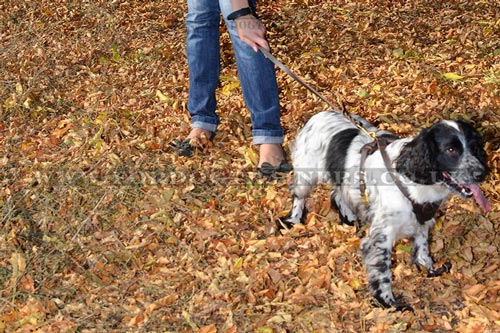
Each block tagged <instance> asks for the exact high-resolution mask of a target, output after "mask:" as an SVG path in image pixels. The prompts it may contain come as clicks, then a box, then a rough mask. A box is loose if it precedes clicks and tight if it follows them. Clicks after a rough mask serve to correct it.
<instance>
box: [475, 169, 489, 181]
mask: <svg viewBox="0 0 500 333" xmlns="http://www.w3.org/2000/svg"><path fill="white" fill-rule="evenodd" d="M472 178H473V179H474V181H475V182H476V183H479V182H482V181H483V180H484V178H486V169H485V168H484V167H480V168H477V169H476V170H474V172H473V173H472Z"/></svg>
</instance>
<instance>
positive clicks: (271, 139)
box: [253, 135, 283, 145]
mask: <svg viewBox="0 0 500 333" xmlns="http://www.w3.org/2000/svg"><path fill="white" fill-rule="evenodd" d="M282 143H283V136H264V135H259V136H254V137H253V144H254V145H263V144H282Z"/></svg>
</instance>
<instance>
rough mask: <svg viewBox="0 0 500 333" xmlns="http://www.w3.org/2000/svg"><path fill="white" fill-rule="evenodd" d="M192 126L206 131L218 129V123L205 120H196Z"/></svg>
mask: <svg viewBox="0 0 500 333" xmlns="http://www.w3.org/2000/svg"><path fill="white" fill-rule="evenodd" d="M191 128H201V129H204V130H206V131H210V132H213V133H215V132H216V131H217V125H215V124H210V123H205V122H203V121H195V122H193V123H192V124H191Z"/></svg>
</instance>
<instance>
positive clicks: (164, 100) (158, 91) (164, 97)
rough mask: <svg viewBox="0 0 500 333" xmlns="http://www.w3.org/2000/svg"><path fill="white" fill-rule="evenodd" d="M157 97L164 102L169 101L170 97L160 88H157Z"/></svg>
mask: <svg viewBox="0 0 500 333" xmlns="http://www.w3.org/2000/svg"><path fill="white" fill-rule="evenodd" d="M156 97H158V99H159V100H160V102H162V103H168V102H169V101H170V99H169V98H168V97H167V96H165V95H164V94H163V93H162V92H161V91H160V90H156Z"/></svg>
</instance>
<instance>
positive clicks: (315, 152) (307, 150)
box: [280, 111, 489, 307]
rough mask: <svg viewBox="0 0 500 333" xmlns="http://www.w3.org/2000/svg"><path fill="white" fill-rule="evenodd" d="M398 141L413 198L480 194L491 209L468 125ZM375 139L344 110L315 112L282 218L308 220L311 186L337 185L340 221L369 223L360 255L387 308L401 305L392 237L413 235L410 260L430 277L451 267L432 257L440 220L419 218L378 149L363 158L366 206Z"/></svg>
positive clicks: (395, 154) (391, 150) (397, 163)
mask: <svg viewBox="0 0 500 333" xmlns="http://www.w3.org/2000/svg"><path fill="white" fill-rule="evenodd" d="M358 120H359V121H361V122H362V123H363V125H364V126H365V128H368V129H370V130H376V129H375V128H374V127H373V126H372V125H371V124H370V123H368V122H367V121H366V120H364V119H362V118H359V117H358ZM378 134H379V135H388V136H390V135H391V134H390V133H387V132H379V133H378ZM394 140H395V141H393V142H392V143H391V144H390V145H389V146H387V149H386V151H387V153H388V155H389V157H390V159H391V161H392V164H393V167H394V168H395V169H396V171H397V174H398V177H400V180H401V181H402V183H403V184H404V186H405V187H406V188H407V189H408V192H409V194H410V197H411V199H412V200H413V201H414V202H415V203H418V204H425V203H433V204H438V205H440V204H442V203H443V202H444V201H446V200H447V198H448V197H449V195H450V193H455V194H458V195H459V196H461V197H463V198H471V197H474V198H476V201H477V202H478V204H479V205H480V206H481V207H483V209H484V210H485V211H486V210H487V209H489V208H488V206H487V202H486V200H485V198H484V196H483V195H482V193H481V191H480V190H479V186H478V185H477V183H479V182H481V181H482V180H484V178H485V175H486V172H487V166H486V153H485V151H484V149H483V141H482V138H481V135H480V134H479V133H478V132H477V131H476V130H474V128H473V127H472V126H471V125H470V124H468V123H467V122H464V121H440V122H438V123H436V124H435V125H433V126H431V127H429V128H426V129H423V130H422V131H421V133H420V134H419V135H418V136H416V137H413V138H404V139H397V138H394ZM370 141H371V139H370V138H369V137H368V136H366V135H365V134H363V133H362V132H361V131H360V130H359V129H357V128H356V127H355V126H353V124H352V123H351V122H350V121H349V120H347V119H346V118H345V117H344V116H343V115H342V114H340V113H339V112H336V111H324V112H321V113H319V114H317V115H315V116H313V117H312V118H311V119H310V120H309V121H308V122H307V123H306V125H305V126H304V128H303V129H302V130H301V131H300V133H299V134H298V136H297V138H296V141H295V144H294V146H293V148H292V159H293V167H294V182H293V185H292V186H291V194H292V197H293V204H292V210H291V211H290V213H289V214H288V215H287V216H286V217H285V218H283V219H282V220H281V221H280V222H281V223H282V225H283V224H284V225H287V226H292V225H293V224H296V223H304V221H305V218H306V214H307V211H306V208H305V200H306V197H307V196H308V194H309V193H310V191H311V190H312V188H313V186H315V185H316V184H318V183H330V184H333V185H334V187H333V191H332V193H331V201H332V206H333V207H334V208H336V209H337V210H338V211H339V215H340V219H341V221H342V222H344V223H347V224H350V225H353V224H355V223H356V224H357V225H363V224H366V223H368V224H369V226H368V230H369V232H368V236H367V237H365V238H364V239H363V240H362V242H361V254H362V256H363V258H364V263H365V266H366V269H367V274H368V283H369V289H370V291H371V293H372V295H373V297H374V298H375V299H376V300H377V301H378V302H379V303H380V305H382V306H384V307H391V306H396V307H397V306H400V305H401V304H400V303H399V302H398V303H397V302H396V299H395V298H394V295H393V292H392V286H391V282H392V273H391V255H392V247H393V244H394V242H396V241H398V240H400V239H402V238H411V239H412V240H413V242H414V247H413V252H412V255H411V258H412V262H413V263H415V264H417V265H418V266H419V267H425V269H426V270H427V271H428V273H429V276H437V275H440V274H441V273H443V272H445V271H448V270H449V269H450V267H451V266H450V265H449V264H446V265H445V266H443V267H440V268H434V263H433V260H432V259H431V257H430V255H429V231H430V229H431V228H432V226H433V225H434V223H435V220H434V218H430V219H429V220H427V221H420V222H419V221H418V220H417V218H416V215H415V213H414V212H413V206H412V203H411V202H410V200H408V199H407V198H406V197H405V196H404V195H403V194H402V193H401V191H400V190H399V189H398V187H397V186H396V185H395V184H394V182H393V180H392V178H391V177H390V174H389V173H388V171H387V169H386V167H385V165H384V162H383V159H382V157H381V154H380V152H379V151H376V152H375V153H373V154H372V155H370V156H368V158H367V160H366V163H365V169H366V177H365V180H366V183H367V189H368V191H369V205H368V206H367V205H365V204H363V202H362V199H361V196H360V190H359V164H360V150H361V148H362V147H363V146H364V145H365V144H366V143H368V142H370Z"/></svg>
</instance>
